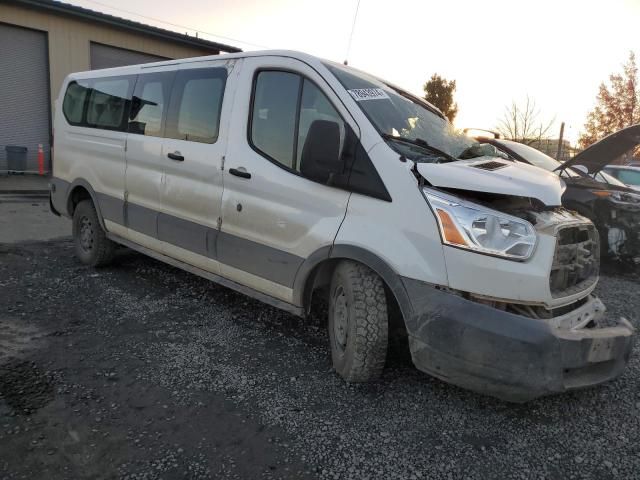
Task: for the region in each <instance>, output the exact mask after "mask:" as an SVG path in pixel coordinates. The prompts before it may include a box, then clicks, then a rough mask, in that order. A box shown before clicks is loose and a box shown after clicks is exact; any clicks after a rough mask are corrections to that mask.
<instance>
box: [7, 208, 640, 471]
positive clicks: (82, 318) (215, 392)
mask: <svg viewBox="0 0 640 480" xmlns="http://www.w3.org/2000/svg"><path fill="white" fill-rule="evenodd" d="M4 208H5V206H3V205H2V204H0V218H2V222H6V221H7V218H5V215H6V213H5V210H4ZM23 208H24V210H19V212H21V213H20V214H19V215H21V216H24V217H25V218H22V219H20V221H21V222H28V215H29V213H28V212H31V213H33V214H34V215H36V216H38V215H40V213H41V212H40V210H38V209H37V208H36V207H34V210H29V208H27V206H26V205H25V206H23ZM25 212H26V213H25ZM43 219H44V217H43ZM16 221H17V220H16ZM43 221H44V222H45V223H46V220H43ZM12 224H13V225H15V223H12ZM56 228H58V227H51V230H48V228H43V229H41V230H40V231H39V232H40V234H41V236H40V237H38V236H37V235H35V236H34V233H33V232H31V233H29V232H27V233H26V234H25V235H24V236H25V237H26V238H28V239H29V241H24V240H22V241H19V242H17V243H6V240H4V243H1V244H0V291H2V292H3V295H2V303H0V393H1V398H0V452H1V454H0V478H141V479H142V478H144V479H147V478H149V479H155V478H263V477H264V478H340V479H342V478H358V479H359V478H385V479H394V478H397V479H410V478H416V479H417V478H433V479H441V478H452V479H457V478H468V479H486V478H496V479H498V478H500V479H502V478H517V479H520V478H523V479H529V478H625V479H628V478H640V443H639V442H638V438H640V435H639V434H640V359H639V356H638V353H637V350H636V351H634V353H633V355H632V359H631V363H630V365H629V368H628V370H627V371H626V372H625V374H624V375H623V376H622V377H621V378H620V379H618V380H616V381H614V382H611V383H609V384H606V385H604V386H601V387H598V388H594V389H589V390H584V391H579V392H573V393H570V394H565V395H560V396H555V397H549V398H544V399H540V400H537V401H534V402H531V403H529V404H525V405H510V404H506V403H503V402H500V401H498V400H494V399H491V398H488V397H483V396H480V395H477V394H473V393H470V392H466V391H464V390H461V389H459V388H456V387H453V386H450V385H447V384H445V383H443V382H440V381H438V380H435V379H433V378H430V377H428V376H426V375H424V374H422V373H420V372H418V371H416V370H415V369H414V368H413V367H412V366H411V364H410V363H408V362H407V361H406V359H405V358H403V357H401V356H393V357H392V358H391V359H390V360H389V362H388V366H387V368H386V369H385V372H384V375H383V377H382V378H381V379H380V380H379V381H377V382H374V383H372V384H367V385H347V384H345V383H344V382H343V381H342V380H341V379H340V378H338V377H337V376H336V375H335V373H334V372H333V371H332V369H331V362H330V357H329V354H328V350H327V334H326V328H325V324H324V318H323V317H322V315H315V316H313V317H312V318H310V319H307V320H302V319H299V318H296V317H293V316H291V315H289V314H287V313H284V312H281V311H278V310H275V309H273V308H271V307H268V306H265V305H263V304H261V303H259V302H256V301H254V300H251V299H249V298H247V297H244V296H242V295H240V294H237V293H235V292H232V291H230V290H228V289H225V288H223V287H220V286H217V285H215V284H213V283H211V282H208V281H206V280H203V279H200V278H198V277H195V276H193V275H190V274H187V273H185V272H182V271H180V270H177V269H174V268H172V267H169V266H166V265H164V264H162V263H159V262H157V261H154V260H151V259H149V258H146V257H144V256H142V255H139V254H136V253H133V252H129V251H123V252H121V254H120V255H119V257H118V259H117V261H116V263H115V264H114V265H113V266H110V267H108V268H105V269H100V270H92V269H87V268H85V267H83V266H81V265H80V264H79V263H78V262H77V261H76V260H75V258H74V257H73V255H72V245H71V242H70V240H69V238H68V237H62V238H56V237H57V232H58V230H56ZM67 232H68V230H67ZM51 238H53V240H51ZM638 285H639V284H638V281H637V280H636V279H634V278H632V277H614V276H606V277H603V278H602V279H601V282H600V284H599V287H598V294H599V295H600V296H601V297H602V299H603V301H604V302H605V304H606V305H607V307H608V308H609V310H610V312H611V313H612V314H615V315H624V316H626V317H627V318H629V319H630V320H631V321H632V322H633V323H634V324H635V325H636V327H637V326H638V325H639V324H638V317H639V315H638V312H639V308H640V295H638V292H639V288H638Z"/></svg>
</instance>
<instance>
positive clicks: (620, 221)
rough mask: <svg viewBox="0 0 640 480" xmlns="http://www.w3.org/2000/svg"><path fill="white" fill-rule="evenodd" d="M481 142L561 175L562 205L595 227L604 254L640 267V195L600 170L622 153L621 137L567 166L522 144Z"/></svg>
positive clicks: (630, 132) (634, 131) (630, 133)
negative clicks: (594, 157) (595, 154)
mask: <svg viewBox="0 0 640 480" xmlns="http://www.w3.org/2000/svg"><path fill="white" fill-rule="evenodd" d="M638 131H640V126H636V127H631V130H627V131H626V133H625V134H626V135H627V136H630V137H632V136H634V135H636V134H637V132H638ZM623 132H624V131H623ZM477 139H478V140H479V141H482V142H486V143H489V144H491V145H493V146H495V147H496V148H498V149H499V150H500V151H501V152H503V153H505V154H506V155H507V156H508V157H509V158H511V159H513V160H517V161H519V162H524V163H528V164H530V165H535V166H537V167H540V168H543V169H545V170H547V171H549V172H556V173H557V174H558V175H560V176H561V178H562V180H563V181H564V183H565V184H566V190H565V192H564V193H563V195H562V204H563V205H564V206H565V207H566V208H568V209H570V210H574V211H577V212H579V213H580V214H581V215H584V216H585V217H587V218H589V219H590V220H591V221H592V222H593V223H594V224H595V226H596V227H597V229H598V231H599V232H600V238H601V245H602V246H603V248H602V250H601V253H602V254H603V255H606V256H608V257H613V258H616V259H620V260H623V261H630V262H634V263H636V264H637V263H640V194H638V193H637V192H635V191H634V190H633V189H631V188H629V187H627V186H626V185H625V184H624V183H622V182H620V181H619V180H617V179H616V178H614V177H612V176H611V175H609V174H608V173H607V172H605V171H601V170H599V169H598V167H596V165H600V166H604V165H606V163H608V162H609V161H610V159H611V158H612V157H611V155H613V154H615V152H616V151H618V149H617V148H616V146H615V145H613V144H614V143H616V141H617V142H620V136H618V137H607V138H605V139H603V140H601V142H598V143H597V144H595V145H593V146H592V147H590V148H587V149H586V150H584V151H583V152H581V153H579V154H578V155H576V156H575V157H574V158H573V159H572V160H570V161H569V162H566V163H564V164H562V163H560V162H558V161H557V160H556V159H554V158H552V157H550V156H548V155H546V154H545V153H543V152H541V151H540V150H536V149H535V148H533V147H530V146H528V145H524V144H522V143H518V142H514V141H511V140H505V139H501V138H495V137H494V138H491V137H490V136H484V137H477ZM616 139H617V140H616ZM602 142H604V143H602ZM593 148H597V151H603V152H605V154H604V155H602V156H599V157H598V158H600V163H599V164H598V163H597V162H596V161H592V160H590V158H591V153H590V150H591V149H593ZM591 151H593V150H591ZM584 163H586V164H588V165H591V167H587V166H585V165H584Z"/></svg>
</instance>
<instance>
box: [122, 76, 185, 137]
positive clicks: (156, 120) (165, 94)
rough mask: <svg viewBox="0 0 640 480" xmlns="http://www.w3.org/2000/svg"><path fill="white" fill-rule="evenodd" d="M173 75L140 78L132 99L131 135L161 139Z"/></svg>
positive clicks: (130, 115)
mask: <svg viewBox="0 0 640 480" xmlns="http://www.w3.org/2000/svg"><path fill="white" fill-rule="evenodd" d="M173 76H174V74H173V73H152V74H147V75H140V76H138V81H137V82H136V89H135V92H134V93H133V98H132V99H131V112H130V114H129V133H137V134H140V135H148V136H153V137H161V136H162V135H163V129H164V118H165V116H166V110H167V109H168V106H169V95H170V91H171V82H172V81H173Z"/></svg>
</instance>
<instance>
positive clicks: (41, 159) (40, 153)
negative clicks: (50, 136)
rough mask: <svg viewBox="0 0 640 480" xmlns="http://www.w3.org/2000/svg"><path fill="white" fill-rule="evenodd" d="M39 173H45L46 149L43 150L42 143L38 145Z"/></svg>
mask: <svg viewBox="0 0 640 480" xmlns="http://www.w3.org/2000/svg"><path fill="white" fill-rule="evenodd" d="M38 173H39V174H40V175H44V150H42V144H39V145H38Z"/></svg>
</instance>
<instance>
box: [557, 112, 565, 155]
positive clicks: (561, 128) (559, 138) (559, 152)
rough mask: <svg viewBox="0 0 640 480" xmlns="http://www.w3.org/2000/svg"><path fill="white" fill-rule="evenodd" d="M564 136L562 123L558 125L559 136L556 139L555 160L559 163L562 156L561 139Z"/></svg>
mask: <svg viewBox="0 0 640 480" xmlns="http://www.w3.org/2000/svg"><path fill="white" fill-rule="evenodd" d="M563 136H564V122H562V123H561V124H560V136H559V137H558V153H557V154H556V160H558V161H559V162H561V161H562V160H560V155H561V154H562V137H563Z"/></svg>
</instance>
